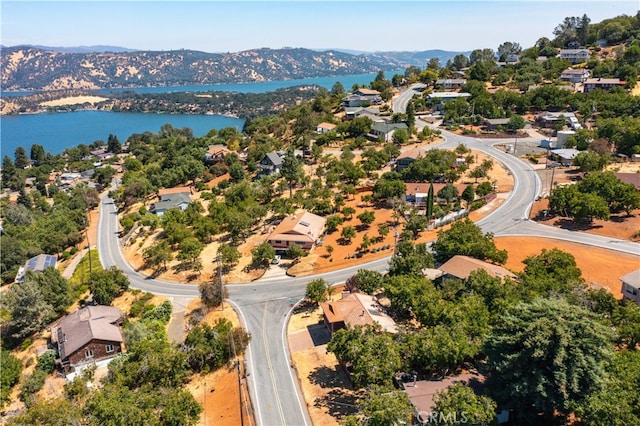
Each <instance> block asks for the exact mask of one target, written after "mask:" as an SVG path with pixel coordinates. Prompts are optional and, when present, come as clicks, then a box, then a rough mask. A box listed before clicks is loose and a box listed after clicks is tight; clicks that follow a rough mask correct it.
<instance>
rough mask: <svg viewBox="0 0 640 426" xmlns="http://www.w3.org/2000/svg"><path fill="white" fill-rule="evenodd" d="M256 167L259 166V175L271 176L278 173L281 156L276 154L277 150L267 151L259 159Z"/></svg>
mask: <svg viewBox="0 0 640 426" xmlns="http://www.w3.org/2000/svg"><path fill="white" fill-rule="evenodd" d="M258 167H259V168H260V173H259V175H260V176H271V175H275V174H276V173H280V168H281V167H282V157H281V156H280V155H278V153H277V152H268V153H267V154H266V155H265V156H264V157H263V158H262V160H260V163H259V164H258Z"/></svg>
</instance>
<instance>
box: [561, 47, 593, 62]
mask: <svg viewBox="0 0 640 426" xmlns="http://www.w3.org/2000/svg"><path fill="white" fill-rule="evenodd" d="M559 56H560V59H563V60H565V61H569V62H571V63H572V64H579V63H581V62H587V61H588V60H589V50H588V49H560V55H559Z"/></svg>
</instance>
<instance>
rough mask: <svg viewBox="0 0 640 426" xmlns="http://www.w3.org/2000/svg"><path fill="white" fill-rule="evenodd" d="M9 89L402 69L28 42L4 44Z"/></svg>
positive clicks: (340, 56)
mask: <svg viewBox="0 0 640 426" xmlns="http://www.w3.org/2000/svg"><path fill="white" fill-rule="evenodd" d="M1 56H2V61H1V65H2V79H1V81H2V87H3V88H4V89H5V90H17V89H28V90H57V89H99V88H115V87H139V86H174V85H175V86H181V85H189V84H216V83H240V82H254V81H270V80H287V79H299V78H307V77H320V76H329V75H340V74H359V73H369V72H377V71H379V70H393V69H398V68H402V67H403V66H404V64H403V63H402V61H400V60H398V59H394V58H390V57H373V56H365V55H351V54H347V53H343V52H338V51H326V52H316V51H313V50H308V49H298V48H285V49H266V48H265V49H255V50H247V51H243V52H236V53H224V54H219V53H205V52H198V51H193V50H177V51H166V52H164V51H163V52H151V51H137V52H122V53H109V52H91V53H64V52H56V51H50V50H43V49H38V48H35V47H28V46H16V47H6V48H2V51H1Z"/></svg>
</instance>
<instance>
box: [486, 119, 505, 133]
mask: <svg viewBox="0 0 640 426" xmlns="http://www.w3.org/2000/svg"><path fill="white" fill-rule="evenodd" d="M483 124H484V127H485V128H486V129H487V130H491V131H495V130H498V127H504V126H506V125H507V124H509V119H508V118H486V119H485V120H484V121H483Z"/></svg>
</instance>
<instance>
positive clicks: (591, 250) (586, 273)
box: [495, 237, 640, 299]
mask: <svg viewBox="0 0 640 426" xmlns="http://www.w3.org/2000/svg"><path fill="white" fill-rule="evenodd" d="M495 242H496V246H497V247H498V249H500V250H503V249H505V250H507V252H508V253H509V258H508V260H507V263H506V264H505V267H506V268H507V269H510V270H512V271H516V272H520V271H522V270H524V267H525V265H524V264H523V263H522V261H523V260H524V259H525V258H527V257H529V256H536V255H538V254H540V253H541V252H542V249H547V250H551V249H553V248H558V249H559V250H562V251H565V252H568V253H571V254H572V255H573V256H574V257H575V259H576V264H577V266H578V267H579V268H580V270H581V271H582V277H583V278H584V279H585V281H586V282H587V283H589V284H592V285H594V286H596V287H598V286H601V287H604V288H606V289H608V290H609V291H610V292H611V294H613V295H614V296H615V297H616V298H618V299H620V298H621V297H622V295H621V293H620V290H621V287H622V284H621V282H620V280H618V278H619V277H622V276H624V275H626V274H628V273H629V272H631V271H634V270H636V269H638V267H639V266H640V257H638V256H634V255H630V254H624V253H620V252H616V251H613V250H606V249H602V248H598V247H593V246H587V245H583V244H577V243H570V242H567V241H561V240H553V239H549V238H536V237H496V238H495Z"/></svg>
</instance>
